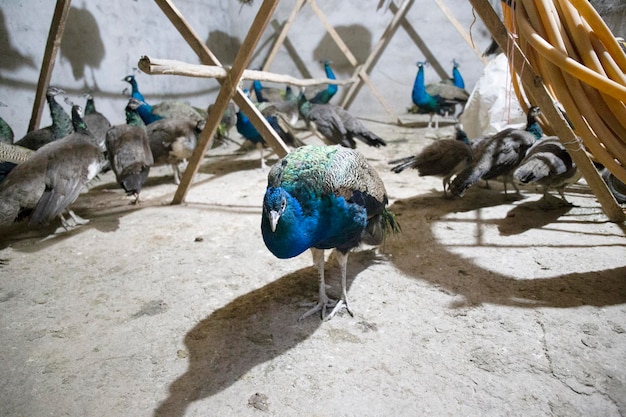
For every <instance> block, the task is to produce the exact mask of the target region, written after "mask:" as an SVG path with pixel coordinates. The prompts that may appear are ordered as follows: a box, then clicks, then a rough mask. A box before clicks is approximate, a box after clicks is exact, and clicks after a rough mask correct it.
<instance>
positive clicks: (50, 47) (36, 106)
mask: <svg viewBox="0 0 626 417" xmlns="http://www.w3.org/2000/svg"><path fill="white" fill-rule="evenodd" d="M71 3H72V1H71V0H57V4H56V7H55V9H54V14H53V15H52V22H51V23H50V31H49V32H48V41H47V42H46V49H45V51H44V55H43V62H42V64H41V71H40V72H39V81H38V82H37V91H36V92H35V102H34V103H33V113H32V115H31V117H30V123H29V124H28V131H29V132H30V131H31V130H35V129H37V128H38V127H39V123H41V114H42V113H43V107H44V104H45V102H46V101H45V97H46V90H47V89H48V86H49V85H50V79H51V78H52V70H53V69H54V63H55V61H56V57H57V52H58V51H59V46H60V45H61V38H62V37H63V31H64V30H65V22H66V21H67V15H68V13H69V10H70V5H71Z"/></svg>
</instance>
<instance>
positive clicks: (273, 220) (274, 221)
mask: <svg viewBox="0 0 626 417" xmlns="http://www.w3.org/2000/svg"><path fill="white" fill-rule="evenodd" d="M278 220H280V213H279V212H277V211H276V210H272V211H270V228H271V229H272V233H273V232H275V231H276V226H278Z"/></svg>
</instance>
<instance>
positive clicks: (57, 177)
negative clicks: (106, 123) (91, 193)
mask: <svg viewBox="0 0 626 417" xmlns="http://www.w3.org/2000/svg"><path fill="white" fill-rule="evenodd" d="M80 112H81V109H80V106H78V105H74V106H72V121H73V125H74V132H73V133H71V134H70V135H68V136H66V137H64V138H62V139H59V140H56V141H54V142H51V143H49V144H47V145H45V146H42V147H41V148H39V149H38V150H37V151H36V152H35V153H33V155H32V156H31V157H30V158H29V159H28V160H27V161H25V162H23V163H21V164H19V165H18V166H16V167H15V168H14V169H13V170H12V171H11V172H10V173H9V175H8V176H7V177H6V179H5V180H4V181H3V182H2V183H1V184H0V225H7V224H10V223H12V222H13V221H14V220H15V219H16V218H17V217H18V215H19V214H20V212H21V211H23V210H32V214H31V215H30V221H29V223H30V224H31V225H40V224H46V223H48V222H49V221H50V220H52V219H53V218H55V217H60V219H61V223H62V224H63V226H64V227H68V226H69V225H70V224H71V223H70V222H69V221H67V220H65V218H64V217H63V214H62V213H63V211H65V210H67V209H68V207H69V205H70V204H72V203H73V202H74V201H75V200H76V198H78V195H79V193H80V192H81V190H82V189H83V187H84V186H85V185H86V184H87V183H88V182H89V181H90V180H91V179H93V178H94V177H95V176H96V175H97V174H98V172H99V171H100V169H101V167H102V165H103V163H104V155H103V153H102V150H101V149H100V147H99V146H98V145H97V139H96V138H95V137H94V136H93V135H92V134H91V132H89V130H88V129H87V126H86V125H85V123H84V121H83V119H82V116H81V114H80ZM68 211H69V214H70V217H71V218H72V220H73V221H74V223H75V224H76V223H84V222H86V221H85V220H83V219H81V218H79V217H78V216H76V215H75V214H74V213H73V212H72V211H71V210H68Z"/></svg>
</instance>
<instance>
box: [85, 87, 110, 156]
mask: <svg viewBox="0 0 626 417" xmlns="http://www.w3.org/2000/svg"><path fill="white" fill-rule="evenodd" d="M83 120H84V121H85V124H86V125H87V128H89V131H90V132H91V133H93V135H94V136H95V137H96V138H97V139H98V141H99V143H100V144H101V146H100V147H104V138H105V135H106V133H107V131H108V130H109V129H110V128H111V122H110V121H109V119H107V118H106V116H105V115H103V114H102V113H100V112H99V111H98V110H97V109H96V103H95V101H94V98H93V95H92V94H91V93H87V94H86V102H85V115H84V116H83Z"/></svg>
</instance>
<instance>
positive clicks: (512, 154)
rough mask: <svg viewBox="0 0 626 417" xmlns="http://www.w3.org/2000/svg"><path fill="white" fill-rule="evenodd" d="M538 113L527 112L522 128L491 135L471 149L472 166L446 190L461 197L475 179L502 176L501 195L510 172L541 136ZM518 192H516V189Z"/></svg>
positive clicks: (533, 107) (536, 109)
mask: <svg viewBox="0 0 626 417" xmlns="http://www.w3.org/2000/svg"><path fill="white" fill-rule="evenodd" d="M540 113H541V111H540V109H539V107H536V106H532V107H531V108H530V109H528V113H527V117H526V120H527V121H526V127H525V129H516V128H506V129H504V130H502V131H500V132H498V133H496V134H494V135H493V136H490V137H486V138H484V139H481V140H480V143H479V144H478V145H477V146H476V147H475V148H474V158H473V161H472V163H471V164H470V165H469V166H468V167H466V168H465V169H464V170H463V171H461V172H460V173H459V174H458V175H457V176H456V177H455V178H454V180H453V181H452V183H451V184H450V187H449V190H450V191H451V192H452V194H453V195H455V196H463V194H464V193H465V190H467V189H468V188H469V187H471V186H472V185H474V184H475V183H476V182H478V180H480V179H483V180H490V179H493V178H496V177H499V176H502V177H503V182H504V193H505V194H506V192H507V189H506V183H507V181H508V182H511V184H512V185H513V187H514V188H515V189H516V190H517V187H516V186H515V183H513V182H512V181H511V179H512V175H513V171H514V170H515V169H516V168H517V167H518V166H519V164H520V163H521V162H522V160H523V159H524V156H525V155H526V151H527V150H528V149H529V148H530V147H531V146H532V145H533V144H534V143H535V141H537V140H539V139H540V138H541V137H542V136H543V131H542V130H541V126H539V122H538V120H537V117H538V116H539V114H540ZM518 191H519V190H518Z"/></svg>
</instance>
